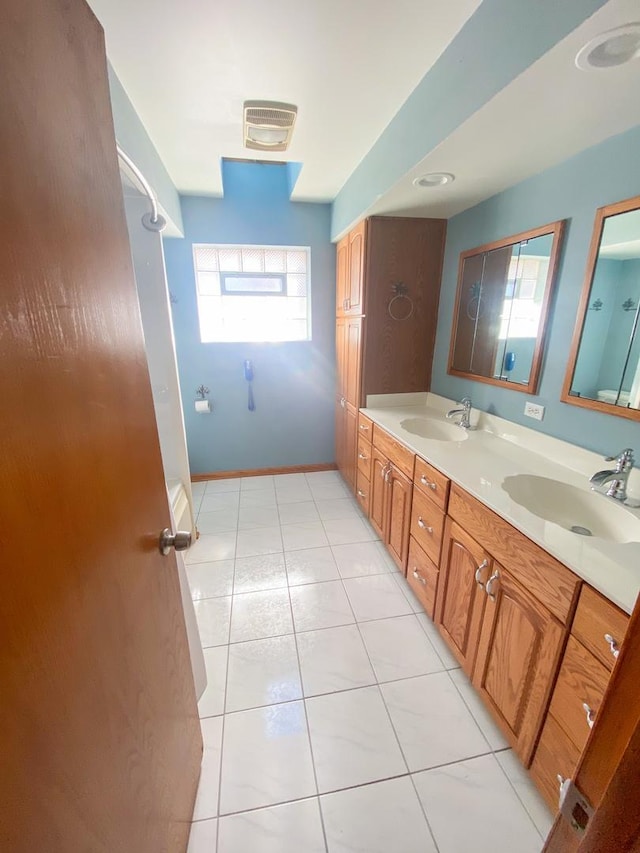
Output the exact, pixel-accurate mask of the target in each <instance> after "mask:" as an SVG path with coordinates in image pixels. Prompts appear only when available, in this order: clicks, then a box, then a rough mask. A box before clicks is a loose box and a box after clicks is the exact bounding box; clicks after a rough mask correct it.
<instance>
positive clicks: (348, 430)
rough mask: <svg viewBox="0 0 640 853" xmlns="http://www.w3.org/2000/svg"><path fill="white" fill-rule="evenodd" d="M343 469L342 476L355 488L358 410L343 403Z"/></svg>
mask: <svg viewBox="0 0 640 853" xmlns="http://www.w3.org/2000/svg"><path fill="white" fill-rule="evenodd" d="M344 413H345V414H344V470H343V472H342V473H343V476H344V478H345V480H346V481H347V483H348V484H349V485H350V486H351V488H352V490H353V491H354V492H355V490H356V471H357V469H358V466H357V459H356V454H357V448H358V410H357V409H356V408H355V407H354V406H352V405H350V404H349V403H345V406H344Z"/></svg>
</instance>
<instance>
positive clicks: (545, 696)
mask: <svg viewBox="0 0 640 853" xmlns="http://www.w3.org/2000/svg"><path fill="white" fill-rule="evenodd" d="M449 515H450V516H451V518H449V519H447V532H446V535H445V547H444V549H443V554H442V560H441V563H440V588H439V592H438V602H437V605H436V621H437V623H438V627H439V630H440V632H441V633H442V635H443V637H444V638H445V640H446V641H447V642H448V644H449V645H450V647H451V649H452V651H453V653H454V654H455V655H456V657H457V658H458V659H459V660H460V663H461V665H462V667H463V669H464V671H465V672H466V673H467V675H469V677H470V678H471V680H472V682H473V684H474V686H475V688H476V690H478V692H479V693H480V695H481V696H482V698H483V700H484V702H485V705H486V706H487V708H488V709H489V711H490V713H491V714H492V716H493V717H494V719H495V720H496V722H497V723H498V724H499V725H500V728H501V729H502V731H503V732H504V734H505V736H506V737H507V739H508V740H509V742H510V743H511V745H512V747H513V749H514V750H515V751H516V752H517V753H518V755H519V756H520V758H521V760H522V762H523V763H524V764H525V766H528V765H529V763H530V761H531V757H532V754H533V750H534V748H535V745H536V740H537V738H538V735H539V733H540V729H541V727H542V724H543V721H544V714H545V711H546V708H547V704H548V702H549V697H550V694H551V690H552V687H553V682H554V679H555V675H556V672H557V669H558V664H559V660H560V655H561V653H562V648H563V645H564V641H565V637H566V633H567V629H566V627H565V625H566V623H567V621H568V619H569V617H570V614H571V613H572V609H573V604H574V601H575V599H576V596H577V591H578V587H579V581H578V578H577V577H576V576H575V575H574V574H573V572H570V571H569V570H568V569H567V568H566V567H565V566H563V565H562V564H561V563H558V562H557V560H554V559H553V558H552V557H551V556H550V555H549V554H547V553H546V551H544V550H543V549H542V548H538V546H537V545H535V544H534V543H533V542H531V540H529V539H528V538H527V537H526V536H524V535H523V534H522V533H520V532H519V531H518V530H516V529H515V528H513V527H512V526H511V525H510V524H508V523H507V522H506V521H504V520H503V519H501V518H500V517H499V516H497V515H496V514H495V513H494V512H492V511H491V510H489V509H487V507H485V506H484V505H483V504H481V503H480V502H479V501H477V500H476V499H475V498H473V497H472V496H471V495H469V494H467V493H466V492H465V491H464V490H463V489H461V488H460V487H459V486H457V485H453V486H452V487H451V497H450V500H449Z"/></svg>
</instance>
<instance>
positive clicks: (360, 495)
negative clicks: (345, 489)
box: [358, 489, 366, 498]
mask: <svg viewBox="0 0 640 853" xmlns="http://www.w3.org/2000/svg"><path fill="white" fill-rule="evenodd" d="M358 497H359V498H366V495H365V493H364V492H363V491H362V489H358Z"/></svg>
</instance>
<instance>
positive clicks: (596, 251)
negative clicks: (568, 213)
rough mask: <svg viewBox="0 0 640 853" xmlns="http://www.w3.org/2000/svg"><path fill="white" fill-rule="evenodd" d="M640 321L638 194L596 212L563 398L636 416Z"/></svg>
mask: <svg viewBox="0 0 640 853" xmlns="http://www.w3.org/2000/svg"><path fill="white" fill-rule="evenodd" d="M639 320H640V197H638V198H635V199H629V200H628V201H626V202H620V203H619V204H615V205H609V206H607V207H604V208H601V209H600V210H599V211H598V213H597V215H596V222H595V227H594V234H593V239H592V245H591V254H590V258H589V265H588V269H587V279H586V282H585V288H584V292H583V296H582V305H581V311H580V313H579V316H578V323H577V326H576V332H575V334H574V347H573V350H572V353H573V359H571V360H570V363H569V368H568V372H567V381H566V382H565V390H564V392H563V397H562V399H563V400H564V401H565V402H567V403H574V404H576V405H582V406H584V407H586V408H594V409H598V410H600V411H608V412H610V413H612V414H622V415H623V416H624V417H635V418H639V417H640V412H639V411H638V410H640V329H639V328H638V326H639ZM567 386H568V387H567Z"/></svg>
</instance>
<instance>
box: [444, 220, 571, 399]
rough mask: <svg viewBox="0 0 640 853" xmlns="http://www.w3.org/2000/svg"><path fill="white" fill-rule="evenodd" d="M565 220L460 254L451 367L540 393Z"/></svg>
mask: <svg viewBox="0 0 640 853" xmlns="http://www.w3.org/2000/svg"><path fill="white" fill-rule="evenodd" d="M562 226H563V223H562V222H555V223H553V224H552V225H548V226H544V227H542V228H537V229H535V230H534V231H529V232H526V233H525V234H518V235H516V236H515V237H511V238H507V239H505V240H500V241H498V242H496V243H491V244H489V245H487V246H480V247H479V248H477V249H472V250H470V251H468V252H463V253H462V254H461V256H460V272H459V277H458V293H457V299H456V309H455V312H454V324H453V333H452V341H451V350H450V356H449V373H451V374H454V375H457V376H466V377H468V378H470V379H477V380H478V381H480V382H489V383H491V384H499V385H501V384H508V385H509V386H510V387H511V388H514V389H516V390H519V391H526V392H528V393H534V392H535V390H536V384H537V379H538V374H539V370H540V360H541V354H542V342H543V335H544V325H545V321H546V316H547V309H548V304H549V297H550V293H551V288H552V285H553V278H554V273H555V266H556V262H557V257H558V252H559V247H560V237H561V233H562Z"/></svg>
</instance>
